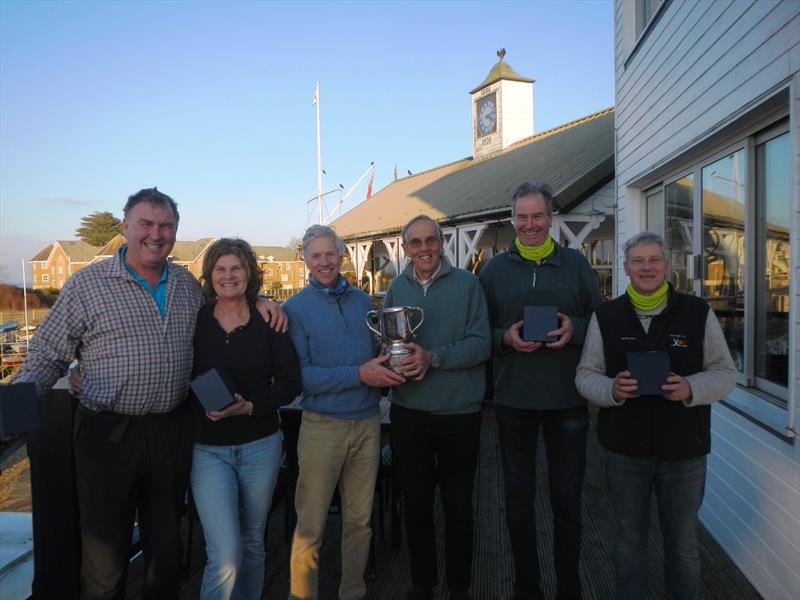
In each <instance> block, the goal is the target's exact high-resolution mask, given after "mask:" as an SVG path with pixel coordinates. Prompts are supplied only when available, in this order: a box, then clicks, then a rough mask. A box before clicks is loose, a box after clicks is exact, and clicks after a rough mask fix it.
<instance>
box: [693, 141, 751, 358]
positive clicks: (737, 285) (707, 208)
mask: <svg viewBox="0 0 800 600" xmlns="http://www.w3.org/2000/svg"><path fill="white" fill-rule="evenodd" d="M744 176H745V165H744V150H738V151H736V152H734V153H733V154H729V155H728V156H726V157H724V158H721V159H720V160H718V161H716V162H713V163H711V164H710V165H708V166H706V167H703V170H702V176H701V178H702V192H703V254H704V257H705V269H704V279H703V297H704V298H706V300H708V303H709V304H710V305H711V308H713V309H714V312H715V313H716V314H717V317H718V318H719V321H720V325H721V326H722V331H723V332H724V333H725V338H726V340H727V342H728V348H730V351H731V355H732V356H733V361H734V363H735V364H736V368H737V369H738V370H739V371H740V372H743V370H744V311H745V305H744V304H745V303H744V267H745V246H744V217H745V189H746V188H745V177H744Z"/></svg>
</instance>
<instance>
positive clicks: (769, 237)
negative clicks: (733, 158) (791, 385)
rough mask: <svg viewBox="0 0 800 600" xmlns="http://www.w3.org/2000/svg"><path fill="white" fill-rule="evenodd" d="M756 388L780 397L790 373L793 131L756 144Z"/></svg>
mask: <svg viewBox="0 0 800 600" xmlns="http://www.w3.org/2000/svg"><path fill="white" fill-rule="evenodd" d="M756 179H757V186H756V217H757V218H756V227H757V228H758V231H757V233H756V246H755V253H756V276H755V282H756V288H755V291H756V294H755V319H754V336H755V347H756V348H759V349H761V351H760V352H757V353H756V359H755V373H754V374H755V377H756V378H757V379H756V384H757V385H758V386H759V387H764V388H765V389H766V390H767V391H770V392H772V393H776V391H775V390H774V389H772V388H773V386H775V385H777V386H781V387H782V388H784V389H785V388H786V386H787V384H788V369H789V268H790V264H789V259H790V255H791V253H790V249H791V247H790V242H789V224H790V223H791V222H792V216H791V190H790V186H791V180H792V176H791V139H790V137H789V134H788V133H784V134H783V135H780V136H778V137H775V138H773V139H771V140H768V141H766V142H764V143H761V144H759V145H757V146H756Z"/></svg>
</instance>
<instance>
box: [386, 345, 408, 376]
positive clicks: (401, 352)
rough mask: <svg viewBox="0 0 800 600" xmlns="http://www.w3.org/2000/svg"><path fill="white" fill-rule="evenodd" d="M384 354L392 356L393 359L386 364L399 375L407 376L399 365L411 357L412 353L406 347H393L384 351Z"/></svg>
mask: <svg viewBox="0 0 800 600" xmlns="http://www.w3.org/2000/svg"><path fill="white" fill-rule="evenodd" d="M384 354H389V355H391V358H390V359H389V360H388V361H387V362H386V363H384V364H385V365H387V366H388V367H389V368H390V369H391V370H392V371H394V372H395V373H397V374H398V375H402V376H405V373H403V370H402V369H401V368H400V367H399V366H398V365H399V363H401V362H402V361H403V360H405V359H406V358H407V357H408V356H410V355H411V351H410V350H408V349H407V348H406V347H405V346H395V345H391V346H389V347H388V348H387V349H386V350H385V351H384Z"/></svg>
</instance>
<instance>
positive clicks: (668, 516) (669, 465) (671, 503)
mask: <svg viewBox="0 0 800 600" xmlns="http://www.w3.org/2000/svg"><path fill="white" fill-rule="evenodd" d="M605 455H606V481H607V483H608V488H609V491H610V492H611V502H612V505H613V507H614V520H615V522H616V529H617V536H616V543H615V546H614V568H615V570H616V575H617V583H616V592H617V596H616V597H617V600H624V599H627V598H630V599H637V600H638V599H639V598H644V597H645V595H646V593H647V533H648V530H649V528H650V495H651V493H652V491H653V490H655V493H656V499H657V500H658V520H659V523H660V524H661V532H662V533H663V534H664V580H665V582H666V588H667V598H668V599H669V600H678V599H681V600H690V599H691V598H694V597H695V592H696V591H697V585H698V581H699V579H700V554H699V552H698V549H697V511H699V510H700V505H701V504H702V503H703V493H704V490H705V482H706V457H705V456H699V457H697V458H690V459H689V460H680V461H674V462H668V461H663V460H659V459H657V458H639V457H635V456H627V455H625V454H617V453H616V452H611V451H609V450H606V453H605Z"/></svg>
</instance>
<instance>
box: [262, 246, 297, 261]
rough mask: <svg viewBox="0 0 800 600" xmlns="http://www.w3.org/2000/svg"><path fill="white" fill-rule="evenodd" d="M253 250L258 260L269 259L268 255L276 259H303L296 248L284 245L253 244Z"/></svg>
mask: <svg viewBox="0 0 800 600" xmlns="http://www.w3.org/2000/svg"><path fill="white" fill-rule="evenodd" d="M253 252H255V255H256V258H258V260H267V257H268V256H271V257H272V258H273V260H276V261H291V260H302V259H300V258H298V256H297V253H296V252H295V251H294V250H292V249H291V248H285V247H282V246H253Z"/></svg>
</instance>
